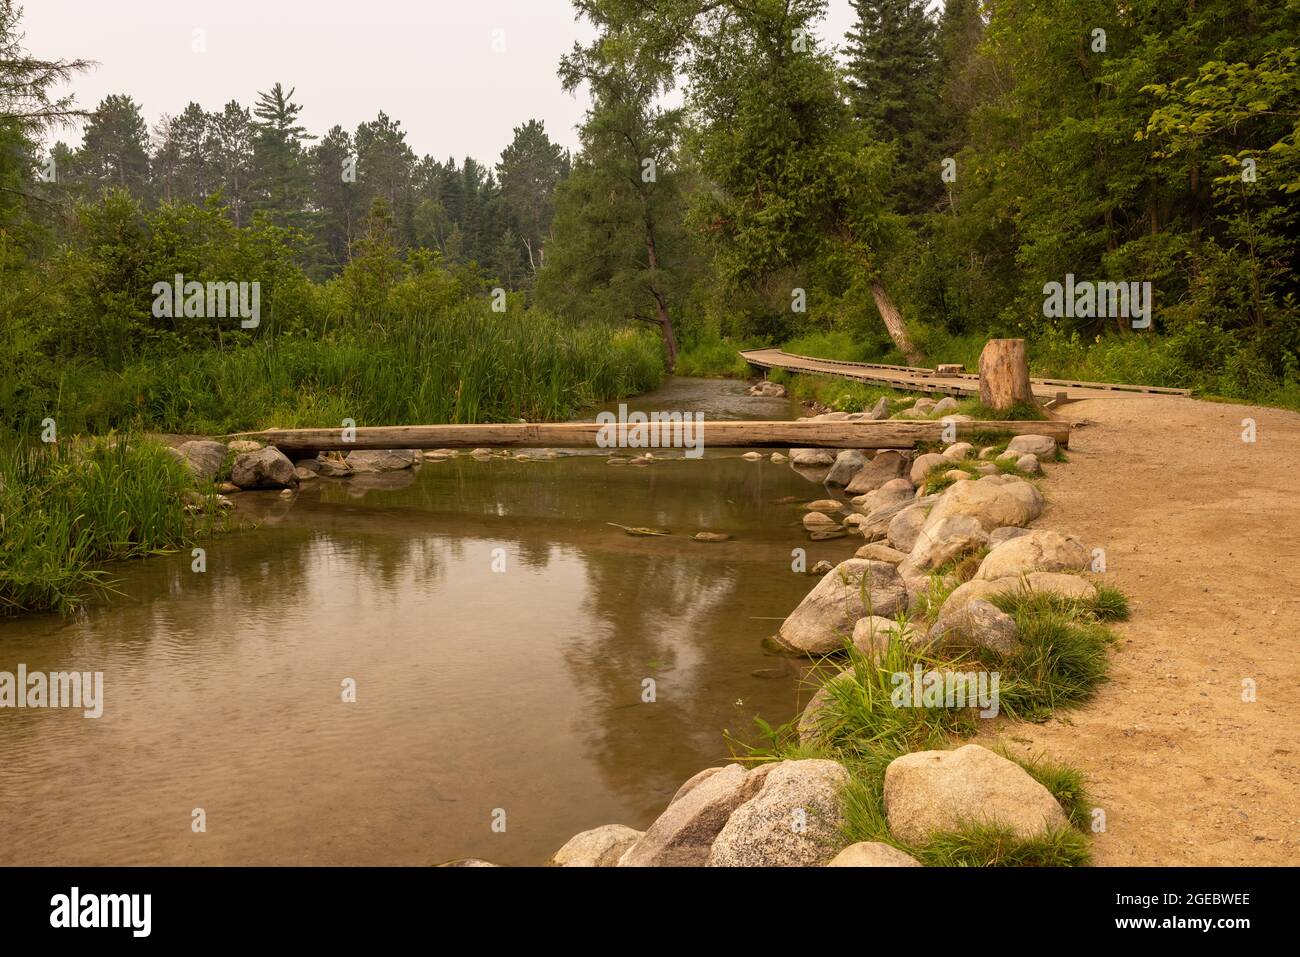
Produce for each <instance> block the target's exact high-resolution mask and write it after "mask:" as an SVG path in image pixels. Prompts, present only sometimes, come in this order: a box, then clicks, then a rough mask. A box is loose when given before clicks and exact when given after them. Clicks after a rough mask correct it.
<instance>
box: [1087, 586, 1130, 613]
mask: <svg viewBox="0 0 1300 957" xmlns="http://www.w3.org/2000/svg"><path fill="white" fill-rule="evenodd" d="M1088 610H1089V611H1091V612H1092V613H1093V615H1095V616H1096V617H1097V619H1098V620H1099V621H1128V617H1129V607H1128V596H1127V595H1125V594H1124V593H1123V592H1122V591H1120V590H1119V589H1118V588H1116V587H1114V586H1113V585H1098V586H1097V595H1096V597H1095V598H1093V599H1092V600H1091V602H1089V606H1088Z"/></svg>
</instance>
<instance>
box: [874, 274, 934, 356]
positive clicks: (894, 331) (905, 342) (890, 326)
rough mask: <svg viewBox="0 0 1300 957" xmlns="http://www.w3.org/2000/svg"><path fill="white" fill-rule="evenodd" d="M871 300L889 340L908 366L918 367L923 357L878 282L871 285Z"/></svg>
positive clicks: (901, 318) (891, 301)
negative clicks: (883, 323)
mask: <svg viewBox="0 0 1300 957" xmlns="http://www.w3.org/2000/svg"><path fill="white" fill-rule="evenodd" d="M871 298H872V299H874V300H875V301H876V309H878V310H879V311H880V318H881V319H883V320H884V321H885V329H886V331H887V332H888V333H889V338H890V339H892V340H894V345H895V346H897V347H898V351H899V352H901V353H902V354H903V356H904V357H905V358H906V359H907V361H908V364H910V365H914V366H915V365H920V364H921V361H922V360H923V359H924V358H925V357H924V356H922V355H921V353H920V352H919V351H918V350H917V348H916V346H914V345H913V344H912V339H911V337H910V336H908V334H907V326H905V325H903V317H902V316H900V315H899V314H898V309H897V308H896V307H895V306H894V300H892V299H890V298H889V293H888V292H886V291H885V287H884V286H883V285H881V284H880V282H879V280H877V281H876V282H873V283H872V284H871Z"/></svg>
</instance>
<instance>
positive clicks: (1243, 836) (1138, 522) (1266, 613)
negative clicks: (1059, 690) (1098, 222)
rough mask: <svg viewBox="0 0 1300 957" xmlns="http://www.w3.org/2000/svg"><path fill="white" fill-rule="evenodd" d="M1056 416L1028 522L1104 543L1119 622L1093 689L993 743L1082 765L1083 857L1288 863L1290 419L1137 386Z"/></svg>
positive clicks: (1295, 533) (1297, 784)
mask: <svg viewBox="0 0 1300 957" xmlns="http://www.w3.org/2000/svg"><path fill="white" fill-rule="evenodd" d="M1061 416H1062V417H1063V418H1066V419H1069V420H1071V421H1073V422H1075V423H1080V422H1083V421H1084V420H1087V421H1088V423H1089V424H1087V425H1085V427H1083V428H1080V429H1078V430H1077V431H1076V432H1075V433H1074V435H1073V436H1072V437H1071V447H1070V455H1069V457H1070V461H1069V463H1068V464H1063V465H1056V466H1048V469H1049V478H1048V481H1047V482H1046V483H1045V491H1046V493H1047V496H1048V499H1049V506H1048V509H1047V511H1046V512H1045V513H1044V515H1043V517H1042V519H1040V520H1039V521H1038V522H1037V523H1036V524H1037V525H1038V526H1040V527H1046V528H1056V529H1059V530H1061V531H1070V532H1074V533H1075V534H1078V535H1079V536H1081V537H1083V538H1084V539H1085V541H1086V542H1087V543H1088V545H1089V548H1094V547H1101V548H1104V549H1105V552H1106V562H1107V575H1106V576H1104V577H1106V578H1107V579H1109V580H1110V581H1112V582H1114V583H1115V584H1116V585H1118V586H1119V587H1121V588H1122V589H1123V590H1124V591H1125V593H1126V594H1127V595H1128V596H1129V599H1130V602H1131V605H1132V611H1133V617H1132V620H1130V621H1128V622H1125V623H1122V624H1120V625H1119V626H1118V627H1117V629H1116V630H1117V631H1118V632H1119V634H1120V636H1121V642H1120V645H1119V646H1118V647H1117V648H1116V651H1115V654H1114V656H1113V669H1112V676H1111V681H1110V682H1109V683H1108V684H1107V685H1105V686H1103V688H1102V689H1101V691H1100V692H1099V694H1098V695H1097V696H1096V698H1095V699H1094V700H1093V701H1092V702H1090V703H1089V704H1088V705H1087V706H1085V707H1083V708H1080V709H1076V710H1073V711H1068V712H1062V713H1060V715H1059V716H1058V717H1056V718H1053V719H1052V720H1051V721H1048V722H1047V723H1045V724H1042V725H1033V724H1017V725H1013V726H1004V727H1003V730H1002V732H1001V733H1002V736H1003V739H1004V741H1005V742H1006V743H1007V744H1008V745H1009V746H1010V747H1011V748H1012V749H1013V750H1018V751H1021V752H1022V753H1029V754H1036V755H1042V756H1046V757H1054V758H1057V759H1060V760H1064V761H1068V762H1070V763H1072V764H1074V765H1076V766H1077V767H1080V768H1082V769H1083V770H1084V771H1085V773H1086V774H1087V776H1088V781H1089V787H1090V791H1091V794H1092V797H1093V799H1094V803H1095V804H1096V805H1097V806H1098V807H1101V808H1102V809H1104V811H1105V814H1106V830H1105V832H1104V833H1100V834H1097V835H1096V840H1095V843H1094V851H1095V860H1096V863H1098V864H1101V865H1106V864H1134V865H1143V864H1155V865H1167V864H1174V865H1180V864H1200V865H1267V864H1273V865H1277V864H1294V863H1296V860H1297V854H1296V850H1297V845H1298V844H1300V829H1298V828H1297V825H1300V654H1297V652H1300V636H1298V631H1300V629H1298V626H1297V619H1298V618H1300V571H1297V569H1296V565H1295V562H1296V552H1297V550H1298V547H1300V503H1298V502H1297V498H1296V493H1295V491H1294V490H1295V479H1296V475H1297V469H1296V466H1297V464H1298V463H1300V415H1297V414H1296V413H1293V412H1284V411H1280V410H1277V409H1268V408H1261V407H1258V406H1240V405H1221V404H1215V403H1209V402H1201V401H1196V400H1192V399H1167V398H1142V399H1105V400H1093V401H1087V402H1079V403H1074V404H1070V405H1067V406H1065V407H1064V408H1062V410H1061ZM1247 417H1250V418H1253V419H1254V420H1255V422H1256V423H1257V429H1258V431H1257V440H1256V442H1255V443H1254V444H1247V443H1245V442H1243V441H1242V437H1241V434H1242V420H1243V419H1244V418H1247ZM1247 678H1250V679H1253V680H1254V681H1255V683H1256V686H1257V700H1256V701H1255V702H1253V703H1247V702H1244V701H1243V700H1242V688H1243V680H1244V679H1247Z"/></svg>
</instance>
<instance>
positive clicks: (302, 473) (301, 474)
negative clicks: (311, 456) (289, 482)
mask: <svg viewBox="0 0 1300 957" xmlns="http://www.w3.org/2000/svg"><path fill="white" fill-rule="evenodd" d="M293 476H294V478H296V479H297V480H298V481H299V482H312V481H315V479H316V472H315V470H313V469H305V468H303V467H302V466H301V465H299V466H296V467H295V468H294V470H293Z"/></svg>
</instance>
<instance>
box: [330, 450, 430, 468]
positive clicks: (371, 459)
mask: <svg viewBox="0 0 1300 957" xmlns="http://www.w3.org/2000/svg"><path fill="white" fill-rule="evenodd" d="M419 460H420V453H419V451H418V450H416V449H357V450H356V451H355V452H349V453H348V455H347V463H348V467H349V468H351V469H352V471H353V472H400V471H401V470H402V469H409V468H410V467H411V466H413V465H415V463H416V462H418V461H419Z"/></svg>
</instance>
